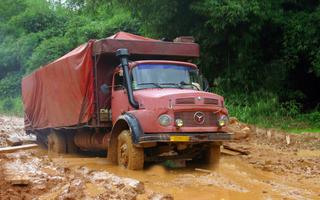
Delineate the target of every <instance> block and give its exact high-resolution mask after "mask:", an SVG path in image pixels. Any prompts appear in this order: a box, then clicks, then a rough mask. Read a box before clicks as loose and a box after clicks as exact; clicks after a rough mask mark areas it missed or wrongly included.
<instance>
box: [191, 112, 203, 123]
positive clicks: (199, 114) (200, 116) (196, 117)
mask: <svg viewBox="0 0 320 200" xmlns="http://www.w3.org/2000/svg"><path fill="white" fill-rule="evenodd" d="M193 119H194V121H195V122H197V123H198V124H203V123H204V114H203V112H196V113H194V115H193Z"/></svg>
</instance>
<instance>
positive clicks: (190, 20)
mask: <svg viewBox="0 0 320 200" xmlns="http://www.w3.org/2000/svg"><path fill="white" fill-rule="evenodd" d="M118 31H126V32H130V33H134V34H139V35H142V36H147V37H152V38H158V39H161V38H166V39H167V40H172V39H174V38H175V37H177V36H181V35H192V36H194V38H195V40H196V42H198V43H199V44H200V46H201V58H200V59H198V60H196V61H195V62H196V63H197V64H198V65H199V66H200V68H201V71H202V73H203V74H204V75H205V76H206V77H207V78H208V80H209V82H210V83H211V84H212V85H215V86H214V87H212V88H211V90H212V92H216V93H218V94H221V95H223V96H224V97H225V99H226V104H227V107H228V108H229V111H230V115H231V116H236V117H237V118H239V119H240V120H242V121H244V122H248V123H252V124H258V125H260V126H265V127H276V128H281V129H289V130H296V131H300V130H306V129H307V131H319V129H320V2H319V1H317V0H170V1H169V0H161V1H158V0H2V1H1V4H0V112H2V113H12V114H19V115H23V114H22V113H23V108H22V104H21V100H20V98H21V94H20V93H21V91H20V90H21V86H20V84H21V78H22V77H23V76H24V75H26V74H28V73H30V72H32V71H33V70H35V69H37V68H38V67H40V66H41V65H45V64H46V63H48V62H50V61H53V60H54V59H56V58H58V57H60V56H62V55H64V54H65V53H67V52H68V51H70V50H72V49H73V48H75V47H76V46H78V45H80V44H82V43H85V42H86V41H88V40H89V39H95V38H96V39H99V38H104V37H107V36H110V35H112V34H114V33H116V32H118Z"/></svg>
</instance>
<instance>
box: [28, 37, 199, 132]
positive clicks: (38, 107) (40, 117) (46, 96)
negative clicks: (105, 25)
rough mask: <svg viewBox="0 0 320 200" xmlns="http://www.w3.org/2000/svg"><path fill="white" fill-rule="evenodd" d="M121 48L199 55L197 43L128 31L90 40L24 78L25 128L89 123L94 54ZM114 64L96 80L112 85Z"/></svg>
mask: <svg viewBox="0 0 320 200" xmlns="http://www.w3.org/2000/svg"><path fill="white" fill-rule="evenodd" d="M105 40H106V41H107V42H106V43H104V41H105ZM147 47H148V48H149V49H148V48H147ZM95 48H96V49H98V50H99V51H98V53H97V52H96V53H94V52H93V50H94V49H95ZM118 48H128V49H129V51H130V53H133V54H141V55H166V56H168V55H171V56H172V55H178V56H186V57H198V56H199V48H198V45H197V44H195V43H173V42H162V41H160V40H154V39H151V38H145V37H142V36H138V35H133V34H130V33H125V32H119V33H116V34H115V35H112V36H110V37H109V38H107V39H103V40H98V41H89V42H88V43H86V44H83V45H81V46H79V47H78V48H76V49H74V50H73V51H71V52H70V53H68V54H66V55H65V56H63V57H61V58H59V59H57V60H55V61H54V62H52V63H49V64H48V65H46V66H44V67H41V68H39V69H38V70H36V71H34V72H33V73H32V74H30V75H28V76H26V77H24V78H23V80H22V100H23V104H24V110H25V127H26V128H27V129H42V128H53V127H67V126H75V125H78V124H83V123H87V122H89V120H90V119H91V118H92V115H93V112H94V104H93V102H94V74H93V60H92V55H100V54H102V53H112V54H114V53H115V50H116V49H118ZM145 48H147V49H145ZM106 58H107V57H106ZM108 58H110V57H108ZM100 60H103V59H100ZM111 60H112V59H111ZM99 62H100V61H99ZM113 65H115V64H113ZM113 65H112V66H109V65H108V64H107V63H104V62H101V63H98V68H99V67H100V68H103V70H102V69H97V70H98V73H101V74H100V76H99V74H97V77H96V78H97V79H98V80H97V81H98V83H108V82H111V80H105V79H108V77H109V79H110V78H111V77H112V76H107V75H108V74H109V72H108V73H102V72H104V71H106V70H107V71H108V70H113V68H112V67H115V66H113ZM109 67H111V68H109ZM99 70H100V71H99ZM110 73H111V72H110ZM102 75H103V77H101V76H102ZM99 77H100V78H99ZM100 79H101V80H100ZM98 106H99V105H98ZM102 106H103V105H102ZM100 107H101V106H100Z"/></svg>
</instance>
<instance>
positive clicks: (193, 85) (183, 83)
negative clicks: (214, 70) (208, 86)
mask: <svg viewBox="0 0 320 200" xmlns="http://www.w3.org/2000/svg"><path fill="white" fill-rule="evenodd" d="M180 85H190V86H192V88H194V87H195V88H197V90H200V88H199V87H198V86H197V85H195V84H192V83H186V82H184V81H181V82H180Z"/></svg>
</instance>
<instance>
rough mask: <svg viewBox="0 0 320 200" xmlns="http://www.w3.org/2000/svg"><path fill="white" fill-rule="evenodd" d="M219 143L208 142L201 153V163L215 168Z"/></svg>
mask: <svg viewBox="0 0 320 200" xmlns="http://www.w3.org/2000/svg"><path fill="white" fill-rule="evenodd" d="M220 146H221V145H220V144H210V145H209V147H208V148H207V149H205V150H204V151H203V153H202V158H203V160H202V161H203V163H205V164H209V165H210V166H211V167H214V168H217V167H218V166H219V161H220V155H221V152H220Z"/></svg>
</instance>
